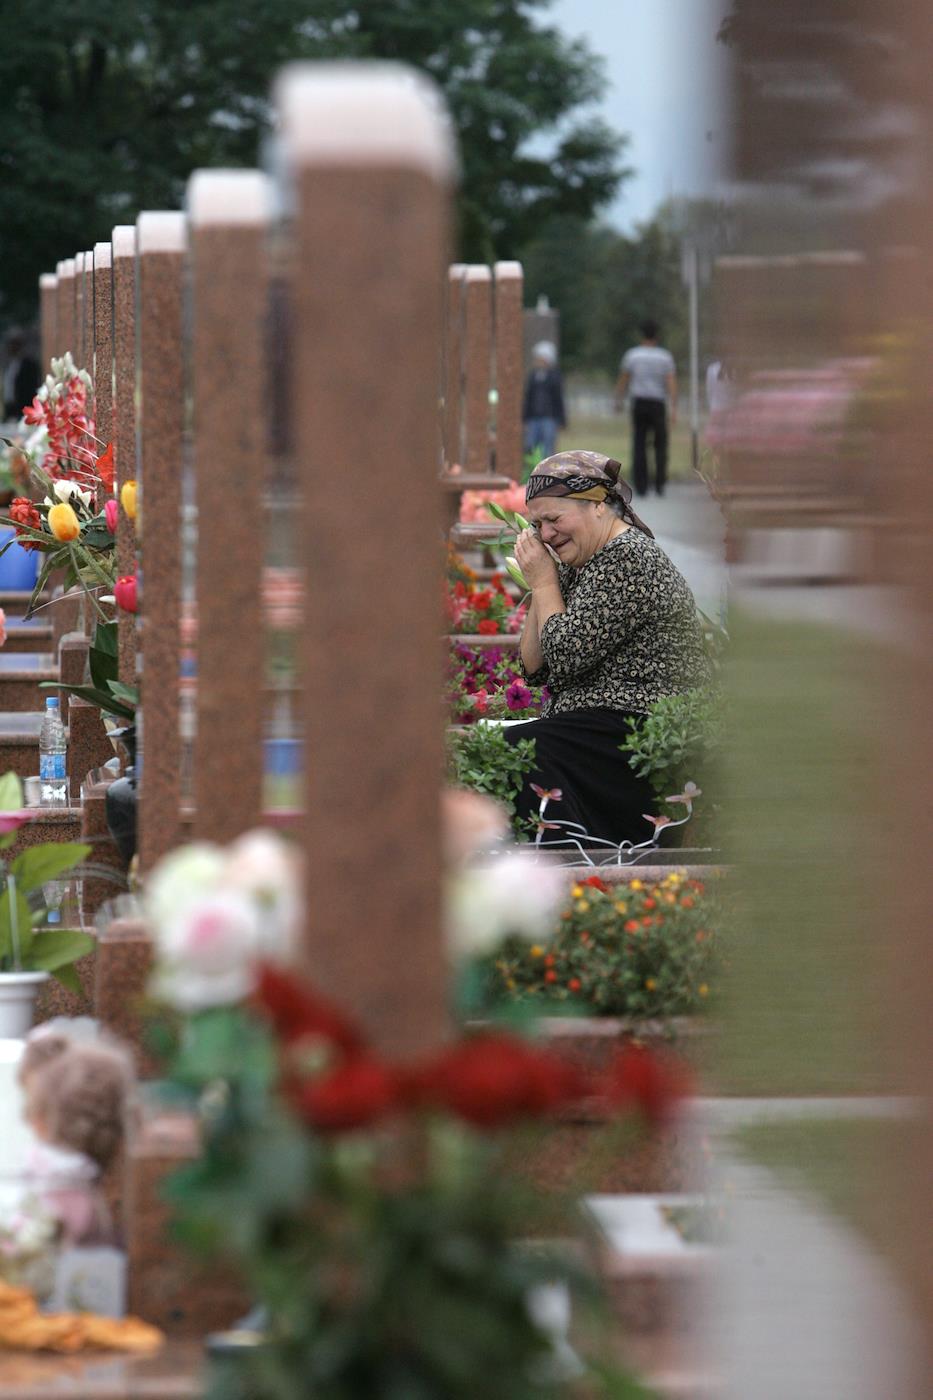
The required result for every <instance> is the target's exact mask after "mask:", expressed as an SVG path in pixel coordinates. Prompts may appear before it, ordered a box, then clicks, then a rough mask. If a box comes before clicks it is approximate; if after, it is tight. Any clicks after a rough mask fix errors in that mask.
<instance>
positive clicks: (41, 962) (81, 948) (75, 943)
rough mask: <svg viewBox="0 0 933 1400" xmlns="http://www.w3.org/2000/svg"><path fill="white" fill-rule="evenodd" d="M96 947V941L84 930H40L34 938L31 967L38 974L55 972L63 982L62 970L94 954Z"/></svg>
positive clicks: (30, 955)
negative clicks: (85, 956) (87, 954)
mask: <svg viewBox="0 0 933 1400" xmlns="http://www.w3.org/2000/svg"><path fill="white" fill-rule="evenodd" d="M94 947H95V941H94V939H93V938H92V936H91V935H90V934H89V933H85V932H84V930H83V929H79V928H43V929H39V931H38V933H35V934H33V937H32V947H31V948H30V952H29V965H30V968H31V969H33V970H34V971H36V972H54V973H55V974H56V976H58V978H59V980H61V970H62V969H63V968H67V967H69V966H70V965H71V964H73V963H75V962H77V960H78V958H83V957H84V955H85V953H92V952H93V951H94Z"/></svg>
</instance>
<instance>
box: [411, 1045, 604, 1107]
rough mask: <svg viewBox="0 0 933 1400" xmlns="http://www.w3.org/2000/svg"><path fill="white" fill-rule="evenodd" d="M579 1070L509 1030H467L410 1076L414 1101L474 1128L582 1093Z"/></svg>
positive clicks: (549, 1105)
mask: <svg viewBox="0 0 933 1400" xmlns="http://www.w3.org/2000/svg"><path fill="white" fill-rule="evenodd" d="M585 1092H586V1083H585V1080H584V1078H583V1076H582V1074H581V1073H580V1072H579V1071H578V1070H577V1069H576V1068H575V1067H574V1066H573V1065H570V1064H568V1063H567V1062H566V1061H565V1060H562V1059H561V1058H560V1057H559V1056H557V1055H554V1054H552V1053H551V1052H550V1051H547V1050H538V1049H537V1048H536V1047H534V1046H532V1045H529V1044H528V1043H527V1042H525V1041H523V1040H519V1039H517V1038H516V1037H514V1036H509V1035H502V1034H498V1033H494V1032H490V1033H488V1034H482V1035H475V1036H471V1037H470V1039H469V1040H465V1041H463V1042H462V1043H461V1044H460V1045H456V1046H454V1047H453V1049H451V1050H448V1051H446V1052H445V1053H444V1054H443V1055H442V1056H441V1058H440V1059H439V1060H438V1061H437V1062H436V1063H435V1064H433V1065H431V1066H428V1067H427V1069H425V1070H422V1071H421V1072H420V1073H419V1074H416V1075H415V1076H414V1077H413V1079H412V1080H411V1082H410V1085H409V1094H410V1096H411V1097H412V1098H413V1099H414V1101H415V1102H418V1103H423V1104H428V1105H433V1106H435V1107H440V1108H445V1109H447V1110H448V1111H449V1112H451V1113H453V1114H455V1115H456V1116H457V1117H458V1118H462V1119H464V1120H465V1121H466V1122H467V1123H472V1124H473V1125H474V1127H478V1128H496V1127H500V1126H501V1125H503V1124H505V1123H511V1122H515V1121H516V1120H518V1119H521V1118H525V1117H538V1116H540V1115H541V1114H544V1113H548V1112H551V1111H552V1110H553V1109H555V1108H558V1107H560V1105H561V1104H564V1103H570V1102H573V1101H574V1100H576V1099H579V1098H581V1097H583V1095H584V1094H585Z"/></svg>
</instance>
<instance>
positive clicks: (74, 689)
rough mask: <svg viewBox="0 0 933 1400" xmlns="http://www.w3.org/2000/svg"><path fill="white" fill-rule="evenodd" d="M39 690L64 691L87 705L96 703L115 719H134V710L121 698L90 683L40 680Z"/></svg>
mask: <svg viewBox="0 0 933 1400" xmlns="http://www.w3.org/2000/svg"><path fill="white" fill-rule="evenodd" d="M39 689H40V690H58V691H62V690H63V691H64V692H65V693H66V694H67V695H77V697H78V699H79V700H86V701H87V702H88V704H89V705H96V706H97V708H98V709H99V710H103V711H104V714H107V715H114V716H115V717H116V718H117V719H135V717H136V710H135V708H134V709H131V708H130V706H129V705H125V704H124V703H123V701H122V700H117V699H115V698H114V696H112V695H111V694H110V692H109V691H104V690H96V689H95V687H94V686H92V685H62V684H61V682H60V681H40V682H39Z"/></svg>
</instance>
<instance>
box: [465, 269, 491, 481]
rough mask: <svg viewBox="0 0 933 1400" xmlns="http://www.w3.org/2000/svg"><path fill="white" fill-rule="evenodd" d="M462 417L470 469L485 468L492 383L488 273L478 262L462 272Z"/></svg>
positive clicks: (487, 466) (487, 454) (487, 462)
mask: <svg viewBox="0 0 933 1400" xmlns="http://www.w3.org/2000/svg"><path fill="white" fill-rule="evenodd" d="M464 283H465V285H464V346H463V358H464V381H465V382H464V407H463V412H464V417H465V438H466V448H465V452H464V456H465V458H466V460H465V462H464V464H463V465H464V467H465V468H466V470H467V471H470V472H485V471H488V470H489V390H490V388H491V387H492V273H491V271H490V269H489V268H488V267H485V266H483V265H482V264H475V265H471V266H469V267H468V268H467V270H466V273H465V275H464Z"/></svg>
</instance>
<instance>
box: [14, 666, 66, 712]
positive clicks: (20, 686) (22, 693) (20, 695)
mask: <svg viewBox="0 0 933 1400" xmlns="http://www.w3.org/2000/svg"><path fill="white" fill-rule="evenodd" d="M58 679H59V671H58V667H57V665H55V663H54V660H53V657H52V655H51V653H46V654H43V653H41V652H20V653H18V654H14V655H12V656H7V655H5V654H4V653H3V652H0V710H2V711H4V712H6V713H11V712H13V713H16V714H22V713H23V712H24V711H36V712H39V711H41V710H43V709H44V708H45V701H46V692H45V691H43V690H40V689H39V682H40V681H57V680H58Z"/></svg>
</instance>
